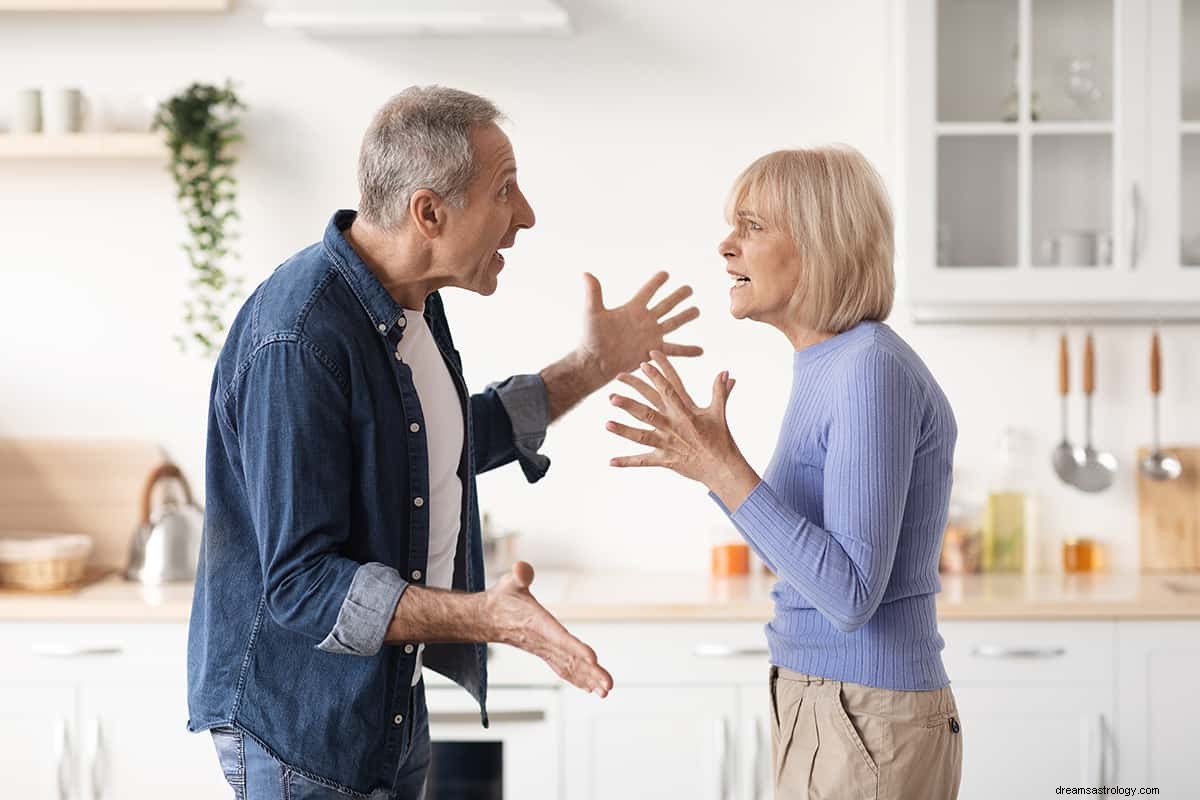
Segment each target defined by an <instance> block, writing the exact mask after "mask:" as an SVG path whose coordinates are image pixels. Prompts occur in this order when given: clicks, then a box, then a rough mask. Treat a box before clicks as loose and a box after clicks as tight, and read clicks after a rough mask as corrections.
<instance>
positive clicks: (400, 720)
mask: <svg viewBox="0 0 1200 800" xmlns="http://www.w3.org/2000/svg"><path fill="white" fill-rule="evenodd" d="M392 722H394V723H396V724H397V725H400V724H401V723H403V722H404V715H403V714H397V715H396V716H394V717H392Z"/></svg>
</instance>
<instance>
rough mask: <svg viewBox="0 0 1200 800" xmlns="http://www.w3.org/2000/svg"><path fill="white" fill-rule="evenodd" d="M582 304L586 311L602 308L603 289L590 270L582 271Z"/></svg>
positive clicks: (601, 309)
mask: <svg viewBox="0 0 1200 800" xmlns="http://www.w3.org/2000/svg"><path fill="white" fill-rule="evenodd" d="M583 286H584V293H585V294H584V304H585V306H586V308H587V310H588V311H603V310H604V290H603V289H601V288H600V281H599V280H597V278H596V276H595V275H593V274H592V273H590V272H585V273H583Z"/></svg>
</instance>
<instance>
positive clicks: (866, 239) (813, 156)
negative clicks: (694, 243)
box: [725, 145, 896, 333]
mask: <svg viewBox="0 0 1200 800" xmlns="http://www.w3.org/2000/svg"><path fill="white" fill-rule="evenodd" d="M740 211H753V212H754V213H755V214H756V215H758V216H759V217H761V218H762V219H763V220H764V221H765V222H766V223H767V224H768V225H771V226H773V227H775V228H776V229H778V230H781V231H786V232H788V233H789V234H790V235H791V237H792V241H793V242H794V243H795V246H796V252H797V253H798V254H799V256H800V269H801V272H800V280H801V282H802V285H803V293H802V294H801V299H800V303H801V309H802V311H801V314H802V315H803V320H802V322H803V323H804V325H805V327H807V328H809V329H810V330H814V331H819V332H822V333H841V332H842V331H845V330H848V329H850V328H852V327H854V326H855V325H857V324H858V323H859V322H861V321H863V320H878V321H882V320H885V319H887V316H888V314H890V313H891V311H892V300H893V297H894V296H895V290H896V277H895V272H894V271H893V269H892V256H893V251H894V245H893V240H892V210H891V206H890V204H889V202H888V196H887V190H886V189H884V186H883V180H882V179H881V178H880V177H879V173H878V172H876V171H875V168H874V167H872V166H871V163H870V162H869V161H867V159H866V158H864V157H863V155H862V153H860V152H858V151H857V150H855V149H854V148H853V147H850V146H849V145H829V146H824V147H816V148H812V149H805V150H777V151H776V152H774V153H768V154H767V155H765V156H763V157H762V158H760V159H758V160H757V161H755V162H754V163H753V164H751V165H750V166H749V167H747V168H746V169H745V171H744V172H742V174H741V175H739V176H738V179H737V181H736V182H735V183H734V185H733V190H732V191H731V192H730V194H729V202H728V204H727V205H726V208H725V216H726V218H727V219H728V220H729V222H730V224H738V212H740Z"/></svg>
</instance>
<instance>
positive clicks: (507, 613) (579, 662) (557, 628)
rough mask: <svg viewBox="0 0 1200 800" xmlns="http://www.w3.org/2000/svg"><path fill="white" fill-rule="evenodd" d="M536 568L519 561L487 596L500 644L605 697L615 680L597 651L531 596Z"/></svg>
mask: <svg viewBox="0 0 1200 800" xmlns="http://www.w3.org/2000/svg"><path fill="white" fill-rule="evenodd" d="M531 583H533V567H532V566H530V565H529V564H527V563H525V562H524V561H518V562H517V563H516V564H515V565H514V566H513V568H512V572H510V573H508V574H507V575H505V576H504V577H503V578H501V579H500V581H499V583H497V584H496V585H495V586H493V587H492V588H490V589H488V590H487V592H486V599H485V601H484V603H485V608H486V613H487V617H488V619H489V620H490V622H491V625H492V626H494V627H495V629H496V633H497V635H496V638H495V640H496V641H498V642H502V643H504V644H510V645H512V646H514V647H519V648H521V649H522V650H525V651H528V652H530V653H533V654H534V655H535V656H537V657H538V658H540V659H542V660H543V661H545V662H546V663H547V664H549V665H550V668H551V669H553V670H554V671H555V672H556V673H557V674H558V676H559V677H560V678H562V679H563V680H565V681H568V682H570V683H572V684H574V685H575V686H578V687H579V688H580V689H583V690H584V691H586V692H595V693H596V694H598V695H600V696H601V697H606V696H607V695H608V693H609V692H610V691H612V687H613V679H612V676H611V675H609V674H608V672H607V671H605V669H604V668H603V667H601V666H600V663H599V662H598V661H597V659H596V651H594V650H593V649H592V648H590V647H588V646H587V645H586V644H584V643H583V642H581V641H579V640H578V639H576V638H575V637H574V636H572V635H571V634H570V633H569V632H568V631H567V629H566V628H564V627H563V626H562V623H560V622H559V621H558V620H557V619H555V618H554V617H553V615H551V614H550V612H549V611H547V610H546V609H545V608H543V607H542V604H541V603H539V602H538V601H537V600H536V599H534V596H533V595H532V594H530V592H529V585H530V584H531Z"/></svg>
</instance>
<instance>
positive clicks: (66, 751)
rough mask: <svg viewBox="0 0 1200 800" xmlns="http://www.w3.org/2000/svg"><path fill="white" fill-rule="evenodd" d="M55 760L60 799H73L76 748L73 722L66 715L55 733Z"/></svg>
mask: <svg viewBox="0 0 1200 800" xmlns="http://www.w3.org/2000/svg"><path fill="white" fill-rule="evenodd" d="M54 760H55V761H56V762H57V766H56V768H55V773H56V774H55V778H56V779H57V782H58V800H71V795H72V794H73V792H72V791H71V784H72V783H74V778H75V774H74V773H75V770H74V763H75V748H74V747H73V746H72V745H71V722H70V720H69V719H67V718H66V717H63V719H61V720H60V721H59V723H58V727H57V728H56V730H55V733H54Z"/></svg>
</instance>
